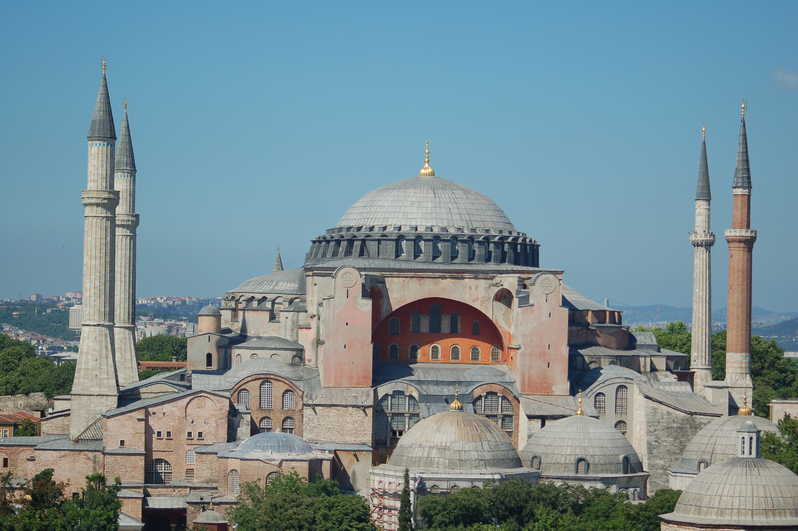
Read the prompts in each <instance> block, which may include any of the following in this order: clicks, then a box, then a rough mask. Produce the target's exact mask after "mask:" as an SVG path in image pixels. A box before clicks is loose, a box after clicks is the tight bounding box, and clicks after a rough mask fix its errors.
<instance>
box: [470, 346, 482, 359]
mask: <svg viewBox="0 0 798 531" xmlns="http://www.w3.org/2000/svg"><path fill="white" fill-rule="evenodd" d="M479 358H480V352H479V347H471V361H479Z"/></svg>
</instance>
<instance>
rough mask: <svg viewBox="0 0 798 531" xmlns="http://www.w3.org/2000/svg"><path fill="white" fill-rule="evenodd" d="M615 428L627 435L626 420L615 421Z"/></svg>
mask: <svg viewBox="0 0 798 531" xmlns="http://www.w3.org/2000/svg"><path fill="white" fill-rule="evenodd" d="M615 429H616V430H618V431H619V432H621V433H623V434H624V435H626V421H624V420H619V421H618V422H616V423H615Z"/></svg>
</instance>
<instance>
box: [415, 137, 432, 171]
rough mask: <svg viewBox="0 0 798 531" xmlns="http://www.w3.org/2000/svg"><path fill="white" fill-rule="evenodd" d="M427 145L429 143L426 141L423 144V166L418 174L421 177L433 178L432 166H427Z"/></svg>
mask: <svg viewBox="0 0 798 531" xmlns="http://www.w3.org/2000/svg"><path fill="white" fill-rule="evenodd" d="M429 145H430V141H429V140H427V141H426V142H425V143H424V165H423V166H422V167H421V169H420V170H419V172H418V174H419V175H420V176H421V177H434V176H435V170H433V169H432V166H430V165H429Z"/></svg>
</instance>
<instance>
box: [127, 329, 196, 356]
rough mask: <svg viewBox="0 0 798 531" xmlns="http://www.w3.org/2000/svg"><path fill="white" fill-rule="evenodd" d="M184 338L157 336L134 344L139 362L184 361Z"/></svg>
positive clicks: (185, 343)
mask: <svg viewBox="0 0 798 531" xmlns="http://www.w3.org/2000/svg"><path fill="white" fill-rule="evenodd" d="M186 345H187V342H186V338H184V337H177V336H167V335H158V336H152V337H146V338H144V339H142V340H141V341H139V342H138V343H136V357H137V358H138V360H139V361H171V360H172V358H174V359H176V360H177V361H186Z"/></svg>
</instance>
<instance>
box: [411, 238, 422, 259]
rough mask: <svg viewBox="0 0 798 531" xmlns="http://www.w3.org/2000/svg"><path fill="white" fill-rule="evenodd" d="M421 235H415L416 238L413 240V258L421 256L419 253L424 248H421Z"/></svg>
mask: <svg viewBox="0 0 798 531" xmlns="http://www.w3.org/2000/svg"><path fill="white" fill-rule="evenodd" d="M422 242H423V240H422V239H421V236H416V239H415V240H413V258H414V259H416V258H421V255H422V254H423V253H424V249H423V248H422Z"/></svg>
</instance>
